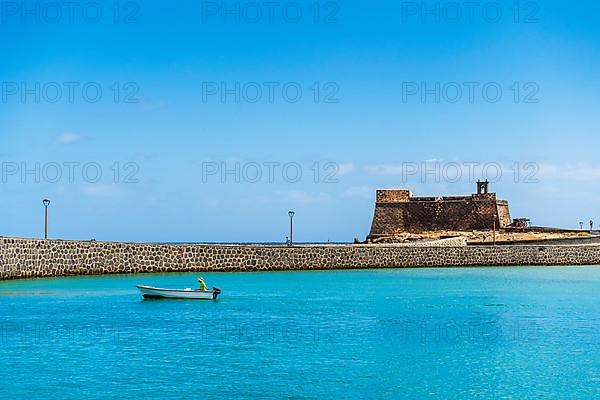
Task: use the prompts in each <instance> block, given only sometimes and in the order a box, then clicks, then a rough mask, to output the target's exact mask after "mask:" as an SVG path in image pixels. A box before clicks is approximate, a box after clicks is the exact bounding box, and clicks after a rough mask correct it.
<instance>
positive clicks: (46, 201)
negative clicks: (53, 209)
mask: <svg viewBox="0 0 600 400" xmlns="http://www.w3.org/2000/svg"><path fill="white" fill-rule="evenodd" d="M42 203H44V207H48V206H49V205H50V200H48V199H44V200H42Z"/></svg>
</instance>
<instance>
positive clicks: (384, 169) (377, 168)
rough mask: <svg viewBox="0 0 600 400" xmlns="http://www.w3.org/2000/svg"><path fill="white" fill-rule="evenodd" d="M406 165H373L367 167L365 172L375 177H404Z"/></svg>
mask: <svg viewBox="0 0 600 400" xmlns="http://www.w3.org/2000/svg"><path fill="white" fill-rule="evenodd" d="M405 167H406V165H405V164H373V165H367V166H365V170H366V171H367V172H368V173H370V174H375V175H388V176H389V175H391V176H394V175H402V171H404V168H405Z"/></svg>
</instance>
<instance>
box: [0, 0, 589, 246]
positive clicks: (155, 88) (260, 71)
mask: <svg viewBox="0 0 600 400" xmlns="http://www.w3.org/2000/svg"><path fill="white" fill-rule="evenodd" d="M113 3H114V2H112V1H111V2H96V3H93V4H92V5H90V3H85V2H82V3H80V4H81V6H80V7H79V8H76V9H74V10H73V17H72V18H73V20H72V21H69V12H68V11H69V10H68V9H66V8H63V9H62V10H60V11H61V13H62V15H61V16H59V15H58V14H56V10H55V9H53V8H52V6H51V5H50V6H49V5H48V2H41V3H35V2H26V4H27V7H28V10H30V12H29V13H27V12H26V10H24V9H23V8H22V7H23V6H22V5H21V3H20V2H17V3H10V4H11V5H10V6H6V5H4V6H3V8H2V10H1V12H0V34H1V37H2V38H3V40H2V41H1V42H0V49H1V54H2V62H1V63H0V77H1V79H0V82H1V83H2V93H1V94H2V97H1V98H0V162H1V166H2V176H1V177H0V185H1V190H0V215H1V217H0V235H4V236H32V237H37V236H40V235H41V234H42V233H43V207H42V204H41V200H42V199H43V198H45V197H47V198H50V199H51V200H52V204H51V206H50V207H51V210H50V212H51V214H50V215H51V224H50V233H51V236H53V237H60V238H69V239H90V238H96V239H98V240H125V241H282V240H284V239H285V236H286V234H287V229H288V227H287V224H288V220H287V211H288V210H289V209H293V210H295V211H296V217H295V227H296V229H295V239H296V240H298V241H327V240H332V241H351V240H352V239H353V238H354V237H355V236H358V237H360V238H364V236H365V235H366V234H367V233H368V230H369V226H370V222H371V217H372V212H373V206H374V205H373V201H374V191H375V189H377V188H393V187H408V188H410V189H411V190H412V191H413V192H414V193H416V194H419V195H437V194H440V195H442V194H448V195H458V194H466V193H471V192H472V191H473V189H474V187H475V184H474V183H473V182H472V179H469V178H468V177H467V176H466V175H468V165H471V164H469V163H479V166H477V167H476V168H474V170H475V172H476V173H475V176H474V178H475V180H476V179H477V178H480V177H485V175H484V173H483V171H482V169H483V166H486V167H488V168H487V172H490V168H489V167H490V166H491V167H492V168H491V171H492V172H494V171H496V170H497V168H498V167H499V168H501V171H502V177H501V178H500V179H499V181H498V182H494V183H493V186H492V188H493V189H494V190H495V191H497V192H498V194H499V197H501V198H505V199H508V200H509V201H510V203H511V210H512V214H513V217H530V218H531V219H532V221H533V222H534V224H537V225H551V226H562V227H570V228H574V227H577V226H578V222H579V221H586V222H587V221H589V219H590V218H592V219H594V220H597V221H598V223H600V214H599V211H598V210H599V207H598V206H599V198H600V189H599V185H598V181H599V180H600V161H599V160H598V148H599V147H600V146H599V145H600V136H599V135H598V125H599V124H598V122H599V120H598V118H599V117H598V113H597V110H598V109H599V101H598V90H599V88H600V81H599V79H600V78H599V77H598V74H597V70H598V66H599V65H600V28H598V25H597V22H596V16H597V15H599V14H600V5H598V4H597V3H596V2H592V1H582V2H577V5H568V4H565V3H564V2H558V1H544V2H522V3H518V9H519V12H518V14H516V13H515V8H514V1H507V2H504V1H501V2H494V3H486V2H481V3H480V6H478V7H475V8H474V9H473V13H472V17H471V15H470V10H469V9H468V8H467V7H466V6H464V5H462V4H463V3H452V2H437V3H436V2H425V3H422V2H416V3H413V2H378V3H377V4H375V5H373V4H370V3H367V2H361V3H358V2H348V1H337V2H321V3H316V5H315V2H297V3H290V2H287V3H286V2H280V3H279V5H277V6H273V9H272V11H273V13H272V16H270V15H269V12H270V10H269V8H268V7H267V6H265V5H264V3H253V2H239V3H236V2H225V3H222V2H216V3H213V2H197V1H180V2H177V5H176V6H175V5H168V4H164V3H159V2H139V3H135V2H134V3H128V2H122V3H118V6H119V7H118V8H119V13H118V15H116V14H115V10H114V6H112V4H113ZM36 4H37V6H36ZM54 4H56V3H54ZM222 4H226V7H227V8H228V10H230V12H229V13H227V12H226V10H223V9H222ZM236 4H237V5H238V6H237V7H239V8H238V9H239V16H238V15H236V11H235V10H236ZM423 4H425V5H426V7H427V8H428V9H429V10H430V11H431V12H430V13H423V11H424V10H423V9H422V7H423ZM457 4H458V5H459V7H458V8H457V7H456V5H457ZM86 5H87V8H86V9H85V12H84V10H83V9H84V6H86ZM92 6H93V7H92ZM36 7H38V8H37V10H39V12H38V11H36ZM111 7H113V8H111ZM436 7H437V9H436ZM98 9H99V10H101V12H102V16H101V17H100V19H99V20H98V22H95V23H93V22H92V21H94V19H95V11H97V10H98ZM317 9H318V11H319V12H318V15H317V14H316V11H315V10H317ZM257 10H260V12H261V13H262V15H261V16H259V17H257V15H258V14H256V11H257ZM284 10H285V11H284ZM298 10H300V11H301V13H302V15H301V17H299V18H298V20H297V21H296V22H294V21H295V19H296V15H298V14H297V11H298ZM436 10H438V11H436ZM484 10H485V11H484ZM498 10H500V11H501V13H502V14H501V17H499V18H496V15H497V14H496V11H498ZM457 12H460V13H462V16H460V17H459V14H457ZM36 14H38V15H36ZM36 17H37V18H39V22H36V20H35V19H36ZM236 17H237V18H238V19H239V21H236ZM271 17H272V21H270V18H271ZM127 18H128V22H130V23H125V22H124V20H125V19H127ZM254 19H256V20H257V22H253V20H254ZM53 20H56V21H55V22H52V21H53ZM115 20H116V21H117V22H115ZM515 84H516V86H515ZM36 85H37V86H36ZM236 85H237V86H236ZM84 87H85V88H86V89H85V90H84V89H83V88H84ZM57 88H60V90H61V92H60V94H59V92H58V90H57ZM69 88H72V90H73V91H72V93H71V94H72V96H73V97H72V98H69V94H70V93H69ZM98 88H99V89H100V90H101V91H102V94H101V95H100V96H96V93H97V92H96V90H97V89H98ZM117 88H118V90H117ZM236 88H239V89H236ZM257 88H258V89H260V91H261V92H260V93H259V92H258V91H257ZM270 88H271V89H272V90H273V91H272V92H270V90H271V89H270ZM284 88H286V89H285V91H284ZM415 88H417V92H416V93H415V92H414V89H415ZM457 88H458V89H460V91H461V93H459V91H458V89H457ZM469 88H473V92H472V95H473V98H472V99H470V98H469V97H470V96H469V95H470V94H471V93H470V89H469ZM484 88H486V89H485V91H484ZM498 88H499V89H500V90H501V91H502V95H501V96H497V95H496V93H498V92H497V90H498ZM517 88H518V90H517ZM223 89H225V90H228V91H229V92H225V95H224V97H223ZM298 89H300V90H301V92H302V93H301V95H299V94H298V93H299V92H298V91H297V90H298ZM423 89H425V90H426V94H425V95H424V96H422V95H423V93H422V90H423ZM410 90H412V92H411V91H410ZM270 95H272V98H269V97H270ZM236 96H237V97H239V99H236ZM96 100H97V101H96ZM65 163H67V164H65ZM516 163H518V168H517V167H516V166H515V165H516ZM69 165H70V166H71V167H69ZM457 165H458V166H459V169H460V171H461V173H462V174H463V175H462V179H453V178H454V176H455V174H454V172H453V171H455V167H456V166H457ZM57 166H58V167H57ZM84 166H86V170H85V173H84V172H83V169H84ZM284 166H285V167H286V171H287V175H285V176H284V175H283V173H282V171H283V169H284ZM415 166H417V172H416V173H412V172H411V171H414V167H415ZM69 168H72V170H70V169H69ZM211 168H213V169H211ZM214 168H217V172H216V173H215V174H214V175H208V174H207V173H208V172H209V171H213V172H214ZM236 168H239V173H229V174H226V175H225V176H221V172H222V170H223V169H229V170H234V171H235V169H236ZM269 168H273V170H271V171H273V177H272V178H269V176H268V175H269V171H270V170H269ZM315 169H318V170H319V171H320V173H319V174H318V176H317V177H315ZM515 169H518V170H519V171H520V174H519V175H518V177H517V178H516V179H515ZM258 170H260V172H261V173H262V175H261V177H260V179H255V178H256V172H257V171H258ZM298 170H300V171H301V172H302V177H301V178H299V179H295V178H296V177H295V174H296V172H297V171H298ZM26 171H29V173H27V172H26ZM56 171H60V173H61V176H60V179H58V178H57V175H56ZM70 171H71V172H73V176H72V177H69V176H68V175H69V172H70ZM97 171H101V172H102V176H101V177H97V176H96V175H97ZM115 171H119V173H118V175H116V174H115ZM426 171H438V172H437V173H430V174H425V172H426ZM292 172H293V173H292ZM403 172H404V176H403ZM408 172H411V173H408ZM328 173H334V174H333V176H332V177H329V178H330V179H327V177H326V176H327V174H328ZM530 173H533V176H528V175H529V174H530ZM493 175H495V174H493ZM436 178H437V179H436ZM527 178H529V179H527Z"/></svg>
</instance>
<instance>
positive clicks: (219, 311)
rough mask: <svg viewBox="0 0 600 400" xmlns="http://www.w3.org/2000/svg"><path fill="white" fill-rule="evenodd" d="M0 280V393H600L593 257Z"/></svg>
mask: <svg viewBox="0 0 600 400" xmlns="http://www.w3.org/2000/svg"><path fill="white" fill-rule="evenodd" d="M196 277H197V275H194V274H169V275H128V276H103V277H76V278H61V279H40V280H28V281H12V282H0V324H1V326H0V329H1V343H0V345H1V347H0V398H1V399H21V398H30V397H34V396H35V397H36V398H42V399H163V398H167V397H169V398H184V397H192V398H224V399H250V398H253V399H254V398H256V399H261V398H273V399H278V398H296V399H328V398H350V399H353V398H357V399H358V398H414V399H423V398H443V399H459V398H461V399H462V398H481V399H492V398H494V399H495V398H555V399H569V398H573V399H575V398H578V399H592V398H598V397H600V267H567V268H563V267H539V268H443V269H441V268H440V269H401V270H366V271H332V272H280V273H238V274H217V273H214V274H204V277H205V279H206V281H207V283H208V285H209V286H211V285H212V286H219V287H221V288H222V290H223V293H222V296H221V297H220V299H219V301H217V302H211V301H177V300H175V301H173V300H150V301H142V300H141V297H140V296H139V294H138V293H137V290H136V289H135V287H134V286H135V285H136V284H140V283H143V284H149V285H154V286H161V287H191V286H195V284H196Z"/></svg>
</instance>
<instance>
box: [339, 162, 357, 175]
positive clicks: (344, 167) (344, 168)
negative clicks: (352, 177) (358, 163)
mask: <svg viewBox="0 0 600 400" xmlns="http://www.w3.org/2000/svg"><path fill="white" fill-rule="evenodd" d="M352 171H354V164H352V163H345V164H338V172H337V175H346V174H349V173H351V172H352Z"/></svg>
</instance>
